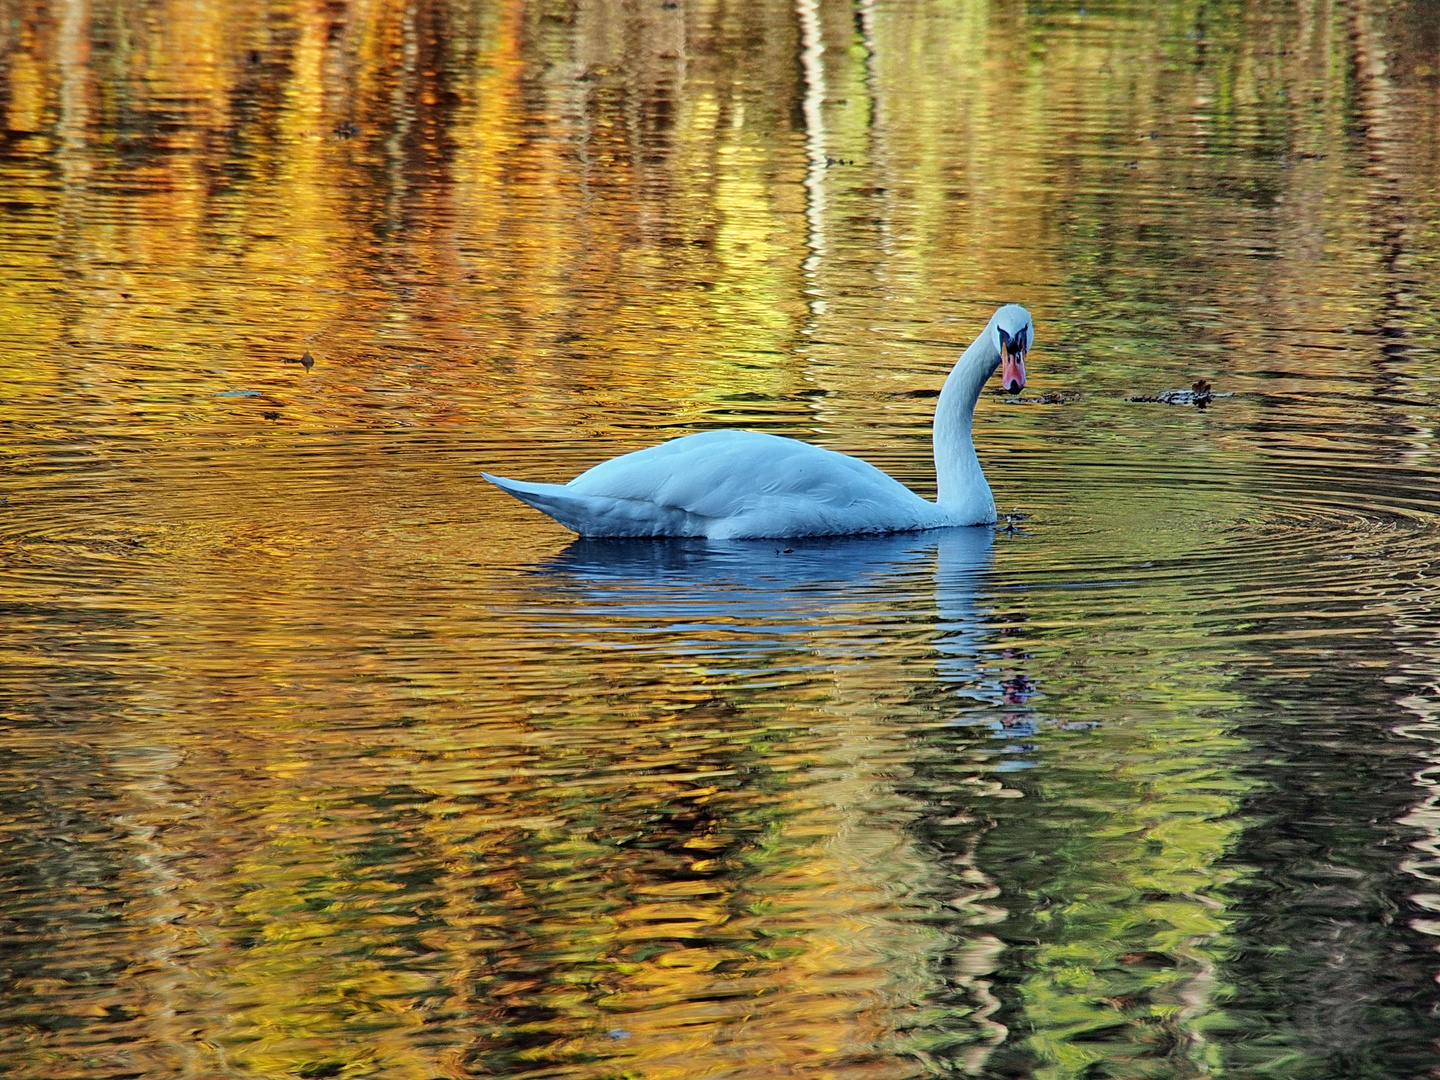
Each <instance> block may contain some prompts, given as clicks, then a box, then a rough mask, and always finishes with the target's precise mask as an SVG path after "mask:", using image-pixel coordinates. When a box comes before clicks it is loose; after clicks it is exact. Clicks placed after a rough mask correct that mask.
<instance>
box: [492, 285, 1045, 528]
mask: <svg viewBox="0 0 1440 1080" xmlns="http://www.w3.org/2000/svg"><path fill="white" fill-rule="evenodd" d="M1032 337H1033V330H1032V327H1031V320H1030V314H1029V312H1027V311H1026V310H1025V309H1024V308H1022V307H1020V306H1019V305H1016V304H1007V305H1006V306H1005V307H1002V308H1001V309H1000V310H999V311H997V312H996V313H995V314H994V315H993V316H992V317H991V319H990V323H989V325H987V326H986V328H985V330H984V331H983V332H982V333H981V334H980V336H979V337H978V338H976V339H975V341H974V343H973V344H971V346H970V347H969V348H968V349H966V350H965V353H964V355H962V356H961V357H960V360H959V361H958V362H957V363H956V365H955V367H954V370H952V371H951V372H950V376H949V378H947V379H946V380H945V386H944V388H943V389H942V390H941V391H940V399H939V401H938V402H936V406H935V427H934V433H933V438H934V444H935V474H936V479H937V481H938V487H939V491H938V498H937V499H936V501H935V502H933V503H932V502H930V501H928V500H926V499H922V498H921V497H920V496H919V495H916V494H915V493H914V492H913V491H911V490H910V489H909V488H907V487H906V486H905V485H904V484H901V483H899V482H898V481H896V480H892V479H891V478H890V477H888V476H886V475H885V474H884V473H883V472H881V471H880V470H879V469H877V468H875V466H873V465H871V464H870V463H869V462H866V461H861V460H860V459H859V458H853V457H848V456H847V455H845V454H839V453H836V452H835V451H833V450H825V449H822V448H821V447H818V446H812V445H811V444H810V443H804V442H800V441H798V440H796V439H787V438H782V437H781V436H778V435H765V434H762V433H760V432H756V431H707V432H702V433H700V434H698V435H686V436H684V437H683V438H679V439H672V440H671V441H670V442H666V443H661V444H660V445H659V446H652V447H649V448H647V449H645V450H637V451H635V452H634V453H631V454H622V455H621V456H620V457H617V458H611V459H610V460H609V461H603V462H601V463H600V464H599V465H596V466H595V467H594V468H593V469H590V470H588V471H587V472H583V473H581V474H580V475H579V476H577V477H576V478H575V479H574V480H571V481H570V482H569V483H568V484H536V483H527V482H525V481H521V480H508V479H506V478H505V477H501V476H491V475H489V474H488V473H486V474H483V475H485V478H486V479H487V480H489V481H490V482H491V483H493V484H495V485H496V486H497V487H499V488H501V489H503V490H504V491H508V492H509V493H510V494H511V495H514V496H515V497H516V498H517V499H520V500H521V501H522V502H526V503H528V504H529V505H531V506H533V507H535V509H537V510H540V511H542V512H543V513H546V514H549V515H550V516H551V517H553V518H554V519H555V520H556V521H558V522H560V524H562V525H564V526H565V527H566V528H568V529H572V530H574V531H575V532H577V533H579V534H580V535H581V536H700V537H709V538H710V539H715V540H721V539H724V540H731V539H744V538H751V537H775V538H780V537H798V536H844V535H851V534H859V533H891V532H910V531H913V530H917V529H937V528H943V527H946V526H950V525H984V524H988V523H990V522H993V521H994V520H995V499H994V497H993V496H992V495H991V494H990V485H989V484H988V483H986V481H985V474H984V473H983V472H982V471H981V469H980V460H979V459H978V458H977V457H976V456H975V447H974V445H973V443H972V442H971V441H970V425H971V420H972V418H973V416H974V413H975V402H976V401H977V400H978V399H979V397H980V390H981V388H982V387H983V386H984V385H985V382H986V380H987V379H989V377H990V375H991V374H992V373H993V372H994V371H995V369H996V368H997V367H999V366H1000V365H1001V363H1002V361H1003V362H1004V364H1005V374H1004V380H1005V383H1006V385H1007V386H1011V387H1013V389H1015V390H1018V389H1020V388H1021V387H1023V386H1024V385H1025V369H1024V354H1025V352H1026V351H1027V350H1028V347H1029V344H1030V340H1031V338H1032Z"/></svg>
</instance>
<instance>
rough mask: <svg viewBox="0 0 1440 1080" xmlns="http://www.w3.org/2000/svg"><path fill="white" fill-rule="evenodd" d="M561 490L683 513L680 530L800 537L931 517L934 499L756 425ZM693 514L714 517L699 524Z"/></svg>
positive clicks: (605, 469) (695, 438)
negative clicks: (704, 524) (705, 524)
mask: <svg viewBox="0 0 1440 1080" xmlns="http://www.w3.org/2000/svg"><path fill="white" fill-rule="evenodd" d="M565 488H566V490H568V491H571V492H573V493H574V494H576V495H585V496H591V497H603V498H609V499H622V500H626V501H634V502H638V503H644V504H647V505H650V506H653V507H656V508H657V510H667V511H674V512H679V513H683V514H684V515H686V517H687V520H690V521H691V522H692V525H691V528H693V529H696V530H697V531H689V532H687V533H684V534H681V535H692V536H694V535H705V536H711V537H717V538H718V537H726V536H728V537H742V536H807V535H824V534H830V533H858V532H887V531H892V530H897V529H914V528H923V527H927V526H928V525H930V524H933V522H931V521H930V520H929V519H930V518H931V517H934V514H935V506H934V504H933V503H928V502H926V501H925V500H924V499H921V498H920V497H919V496H918V495H916V494H915V493H914V492H912V491H911V490H910V489H909V488H907V487H905V486H904V485H903V484H901V483H899V482H897V481H895V480H893V479H891V478H890V477H889V476H886V475H885V474H884V473H883V472H881V471H880V470H879V469H877V468H875V466H873V465H871V464H869V463H868V462H865V461H861V460H860V459H859V458H853V457H848V456H846V455H845V454H837V453H836V452H835V451H833V450H824V449H822V448H820V447H818V446H812V445H811V444H810V443H803V442H799V441H798V440H795V439H786V438H782V437H780V436H778V435H766V434H763V433H761V432H755V431H710V432H702V433H701V434H698V435H687V436H685V437H683V438H680V439H672V440H671V441H670V442H667V443H661V444H660V445H659V446H652V447H649V448H647V449H645V450H637V451H635V452H634V453H632V454H624V455H621V456H620V457H617V458H611V459H610V460H609V461H603V462H601V463H600V464H599V465H596V466H595V467H594V468H593V469H590V470H589V471H588V472H584V473H581V474H580V475H579V476H577V477H576V478H575V479H574V480H572V481H570V483H568V484H566V485H565ZM694 519H705V520H706V521H709V522H713V523H714V524H713V525H712V526H709V527H705V528H704V529H703V531H701V530H699V526H698V525H697V524H695V522H694Z"/></svg>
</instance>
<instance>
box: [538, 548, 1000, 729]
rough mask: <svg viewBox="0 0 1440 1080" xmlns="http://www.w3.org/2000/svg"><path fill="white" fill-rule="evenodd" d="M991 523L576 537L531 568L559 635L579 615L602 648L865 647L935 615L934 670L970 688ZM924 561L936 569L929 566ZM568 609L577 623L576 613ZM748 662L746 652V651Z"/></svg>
mask: <svg viewBox="0 0 1440 1080" xmlns="http://www.w3.org/2000/svg"><path fill="white" fill-rule="evenodd" d="M993 540H994V533H993V531H992V530H990V529H943V530H939V531H937V532H930V533H923V534H916V533H899V534H893V535H887V536H864V537H821V538H815V539H809V540H800V541H793V542H791V546H790V547H789V548H787V549H786V550H783V551H782V550H780V549H778V548H776V547H775V545H774V544H773V543H771V544H767V543H764V542H756V541H749V540H733V541H714V540H711V541H705V540H577V541H575V542H574V543H572V544H571V545H570V546H569V547H568V548H566V549H565V550H564V551H563V552H561V553H560V555H559V556H558V557H557V558H555V559H554V560H552V561H550V562H548V563H546V564H545V565H544V566H543V567H542V568H541V569H540V572H541V573H543V574H544V576H545V579H546V586H545V593H546V596H547V597H549V598H550V599H552V600H554V601H557V602H558V603H557V605H556V607H555V608H554V609H553V614H554V615H556V616H558V617H559V618H560V619H561V620H563V626H564V633H565V636H566V637H567V638H569V639H572V640H573V639H574V637H575V636H576V635H577V634H582V635H583V634H584V633H585V632H586V630H587V629H589V630H595V631H599V632H600V633H601V634H603V636H604V638H605V639H606V641H607V644H608V646H609V647H611V648H615V647H620V648H624V647H626V643H627V641H628V643H629V645H630V646H632V647H635V648H646V647H651V646H647V644H646V643H647V642H651V641H653V640H654V638H655V635H661V636H662V637H663V639H664V641H665V642H666V645H665V647H666V649H667V650H676V649H678V651H680V652H683V653H689V654H692V655H693V654H697V653H699V654H707V655H709V656H712V657H715V656H721V655H728V656H736V655H753V654H756V653H763V654H773V653H774V651H775V650H776V649H777V648H780V649H782V650H783V649H785V648H787V647H793V646H801V647H803V648H804V650H805V651H806V652H807V653H810V654H811V655H814V654H816V653H817V652H818V653H820V654H827V653H828V654H830V655H831V656H832V657H834V656H835V655H836V654H837V653H840V654H847V653H852V652H853V653H854V654H855V655H858V656H870V655H872V654H873V652H874V650H875V647H876V644H877V640H883V639H885V638H889V637H891V636H894V637H896V638H897V640H900V641H903V640H905V639H907V638H908V637H909V636H910V634H911V632H912V631H913V628H914V627H915V626H916V625H917V624H918V625H924V624H927V623H929V622H930V621H931V620H933V619H936V618H937V617H938V626H937V627H936V629H937V630H938V632H939V633H938V635H937V638H936V640H935V642H934V645H933V647H934V648H936V649H937V651H938V652H939V654H940V656H939V672H938V673H939V676H940V679H941V681H942V682H945V683H948V684H951V685H952V686H955V688H956V690H957V691H959V692H961V693H964V694H966V695H967V696H969V695H970V694H971V693H973V695H974V697H975V698H976V700H977V701H982V700H984V701H989V700H994V699H995V698H996V697H997V696H998V695H997V694H995V693H993V692H992V693H990V694H982V693H980V692H979V691H978V690H976V689H975V688H976V687H978V683H979V680H980V678H981V674H980V668H979V659H980V656H981V652H982V644H983V641H984V639H985V638H986V636H987V631H986V629H985V627H984V624H983V621H982V618H981V614H980V612H979V609H978V607H977V604H976V591H977V589H978V586H979V583H980V581H981V579H982V576H983V575H984V573H985V571H986V570H987V569H988V568H989V565H990V558H991V548H992V544H993ZM932 572H933V578H932ZM577 619H578V620H579V622H578V623H577V621H576V620H577ZM747 666H748V665H747Z"/></svg>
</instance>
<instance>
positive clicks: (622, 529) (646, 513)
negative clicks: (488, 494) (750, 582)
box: [480, 472, 704, 536]
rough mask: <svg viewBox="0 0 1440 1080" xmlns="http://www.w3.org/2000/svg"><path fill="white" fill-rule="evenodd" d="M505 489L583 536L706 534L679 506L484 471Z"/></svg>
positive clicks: (482, 474) (498, 485)
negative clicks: (581, 490)
mask: <svg viewBox="0 0 1440 1080" xmlns="http://www.w3.org/2000/svg"><path fill="white" fill-rule="evenodd" d="M480 475H481V476H483V477H484V478H485V479H486V480H489V481H490V483H492V484H494V485H495V486H496V487H498V488H499V489H500V490H501V491H504V492H507V493H509V494H511V495H514V496H515V498H517V499H519V500H520V501H521V502H523V503H525V504H526V505H527V506H533V507H534V508H535V509H536V510H539V511H540V512H541V513H542V514H549V515H550V516H551V517H552V518H554V519H555V520H556V521H558V522H559V523H560V524H561V525H564V526H565V527H566V528H567V529H569V530H571V531H572V532H577V533H579V534H580V535H581V536H703V535H704V533H703V532H702V531H699V530H698V529H697V528H696V527H695V523H694V522H692V521H691V518H692V515H690V514H687V513H686V512H685V511H683V510H680V509H678V508H675V507H663V508H661V507H656V506H655V505H654V504H653V503H642V502H640V501H638V500H635V499H616V498H611V497H609V496H606V495H581V494H579V493H577V492H576V491H575V490H574V489H573V488H570V487H568V486H567V485H565V484H535V483H531V482H530V481H528V480H511V479H509V478H508V477H504V476H491V475H490V474H489V473H487V472H482V473H481V474H480Z"/></svg>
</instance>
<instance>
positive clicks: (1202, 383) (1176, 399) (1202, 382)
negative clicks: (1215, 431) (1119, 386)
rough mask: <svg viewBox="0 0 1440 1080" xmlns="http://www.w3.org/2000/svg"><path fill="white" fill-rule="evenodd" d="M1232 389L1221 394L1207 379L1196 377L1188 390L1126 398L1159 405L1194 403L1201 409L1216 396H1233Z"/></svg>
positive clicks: (1167, 391)
mask: <svg viewBox="0 0 1440 1080" xmlns="http://www.w3.org/2000/svg"><path fill="white" fill-rule="evenodd" d="M1234 396H1235V393H1234V391H1233V390H1227V391H1226V392H1225V393H1223V394H1217V393H1216V392H1215V390H1214V388H1213V387H1211V385H1210V380H1209V379H1196V380H1195V381H1194V382H1193V383H1191V384H1190V389H1189V390H1165V391H1163V392H1162V393H1159V394H1141V395H1139V396H1137V397H1132V398H1127V399H1126V400H1127V401H1151V402H1158V403H1159V404H1161V405H1194V406H1195V407H1196V408H1197V409H1203V408H1205V406H1206V405H1209V404H1210V402H1212V401H1214V400H1215V399H1216V398H1227V397H1234Z"/></svg>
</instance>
